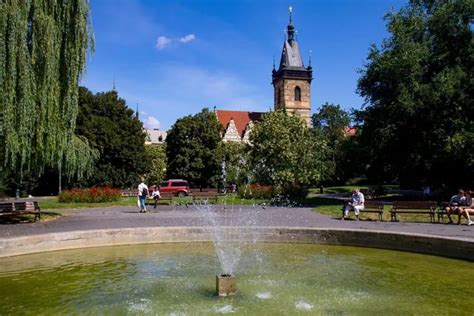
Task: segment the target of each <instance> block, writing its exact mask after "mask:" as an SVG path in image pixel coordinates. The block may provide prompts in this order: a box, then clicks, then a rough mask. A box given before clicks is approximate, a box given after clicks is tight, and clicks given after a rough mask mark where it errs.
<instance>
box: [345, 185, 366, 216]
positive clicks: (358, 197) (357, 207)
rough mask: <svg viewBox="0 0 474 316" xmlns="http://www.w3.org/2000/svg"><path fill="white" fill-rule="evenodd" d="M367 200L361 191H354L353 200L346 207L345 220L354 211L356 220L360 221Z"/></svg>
mask: <svg viewBox="0 0 474 316" xmlns="http://www.w3.org/2000/svg"><path fill="white" fill-rule="evenodd" d="M364 203H365V198H364V194H362V193H361V192H360V191H359V189H353V190H352V196H351V200H350V201H349V202H347V203H346V204H345V205H344V216H343V217H342V219H343V220H345V219H347V215H348V214H349V211H354V214H355V216H356V219H357V220H359V212H360V211H361V210H363V209H364Z"/></svg>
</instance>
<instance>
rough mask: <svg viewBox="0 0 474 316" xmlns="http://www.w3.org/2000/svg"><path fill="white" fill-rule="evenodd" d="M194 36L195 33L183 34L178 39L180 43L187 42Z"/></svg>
mask: <svg viewBox="0 0 474 316" xmlns="http://www.w3.org/2000/svg"><path fill="white" fill-rule="evenodd" d="M195 38H196V35H194V34H188V35H186V36H183V37H181V38H180V39H179V41H180V42H181V43H187V42H191V41H192V40H194V39H195Z"/></svg>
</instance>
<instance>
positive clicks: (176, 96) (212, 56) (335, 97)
mask: <svg viewBox="0 0 474 316" xmlns="http://www.w3.org/2000/svg"><path fill="white" fill-rule="evenodd" d="M405 3H406V1H400V0H312V1H311V0H301V1H291V2H288V1H276V0H273V1H270V0H268V1H267V0H258V1H257V0H254V1H242V0H240V1H234V0H212V1H211V0H202V1H197V0H187V1H184V0H183V1H162V0H160V1H153V0H148V1H145V0H142V1H138V0H91V5H92V23H93V28H94V33H95V41H96V46H95V53H94V54H93V55H92V56H91V57H90V58H89V60H88V62H87V69H86V73H85V74H84V76H83V78H82V82H81V84H82V85H84V86H86V87H88V88H89V89H90V90H92V91H93V92H100V91H108V90H111V88H112V85H113V81H114V79H115V81H116V88H117V91H118V93H119V96H120V97H122V98H124V99H125V100H126V101H127V104H128V106H129V107H131V108H133V109H135V107H136V104H137V103H138V106H139V109H140V118H141V119H142V121H143V122H144V124H145V126H147V127H151V128H154V127H155V128H156V127H159V128H160V129H164V130H166V129H168V128H170V127H171V125H173V123H174V122H175V121H176V119H178V118H180V117H182V116H185V115H188V114H194V113H197V112H199V111H200V110H201V109H202V108H203V107H209V108H211V109H212V108H213V107H214V106H216V107H217V108H218V109H232V110H250V111H268V110H269V109H270V108H273V87H272V85H271V70H272V63H273V57H275V59H276V64H277V65H278V64H279V61H280V54H281V49H282V45H283V40H284V32H283V30H284V29H285V28H286V25H287V24H288V6H289V5H291V6H292V7H293V22H294V25H295V27H296V29H297V31H298V42H299V45H300V49H301V51H302V55H303V60H304V62H305V64H307V63H308V54H309V53H308V52H309V50H311V51H312V65H313V76H314V80H313V82H312V88H311V93H312V112H313V113H314V112H315V111H317V108H318V107H320V106H321V104H323V103H325V102H331V103H337V104H340V105H341V106H342V107H344V108H346V109H350V108H360V107H361V106H362V105H363V100H362V99H361V98H360V97H359V96H358V95H357V93H356V85H357V79H358V77H359V74H358V73H357V69H359V68H361V67H363V65H364V62H365V59H366V57H367V53H368V49H369V46H370V44H371V43H376V44H380V42H381V41H382V39H383V38H384V37H387V36H388V33H387V31H386V29H385V22H384V20H383V16H384V14H385V13H386V12H388V11H390V10H392V9H398V8H400V7H401V6H403V5H405Z"/></svg>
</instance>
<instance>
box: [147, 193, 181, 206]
mask: <svg viewBox="0 0 474 316" xmlns="http://www.w3.org/2000/svg"><path fill="white" fill-rule="evenodd" d="M160 196H161V198H160V199H159V200H158V202H157V204H159V203H160V202H161V201H169V204H171V203H172V202H173V198H176V197H177V195H176V193H174V192H164V193H161V192H160ZM145 203H146V204H155V199H154V198H153V195H148V196H147V199H146V201H145Z"/></svg>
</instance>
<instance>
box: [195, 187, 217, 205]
mask: <svg viewBox="0 0 474 316" xmlns="http://www.w3.org/2000/svg"><path fill="white" fill-rule="evenodd" d="M191 195H192V197H193V203H195V202H203V201H211V200H212V201H215V203H216V204H217V201H218V199H219V192H217V191H214V190H213V191H202V192H201V191H193V192H192V193H191Z"/></svg>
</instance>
